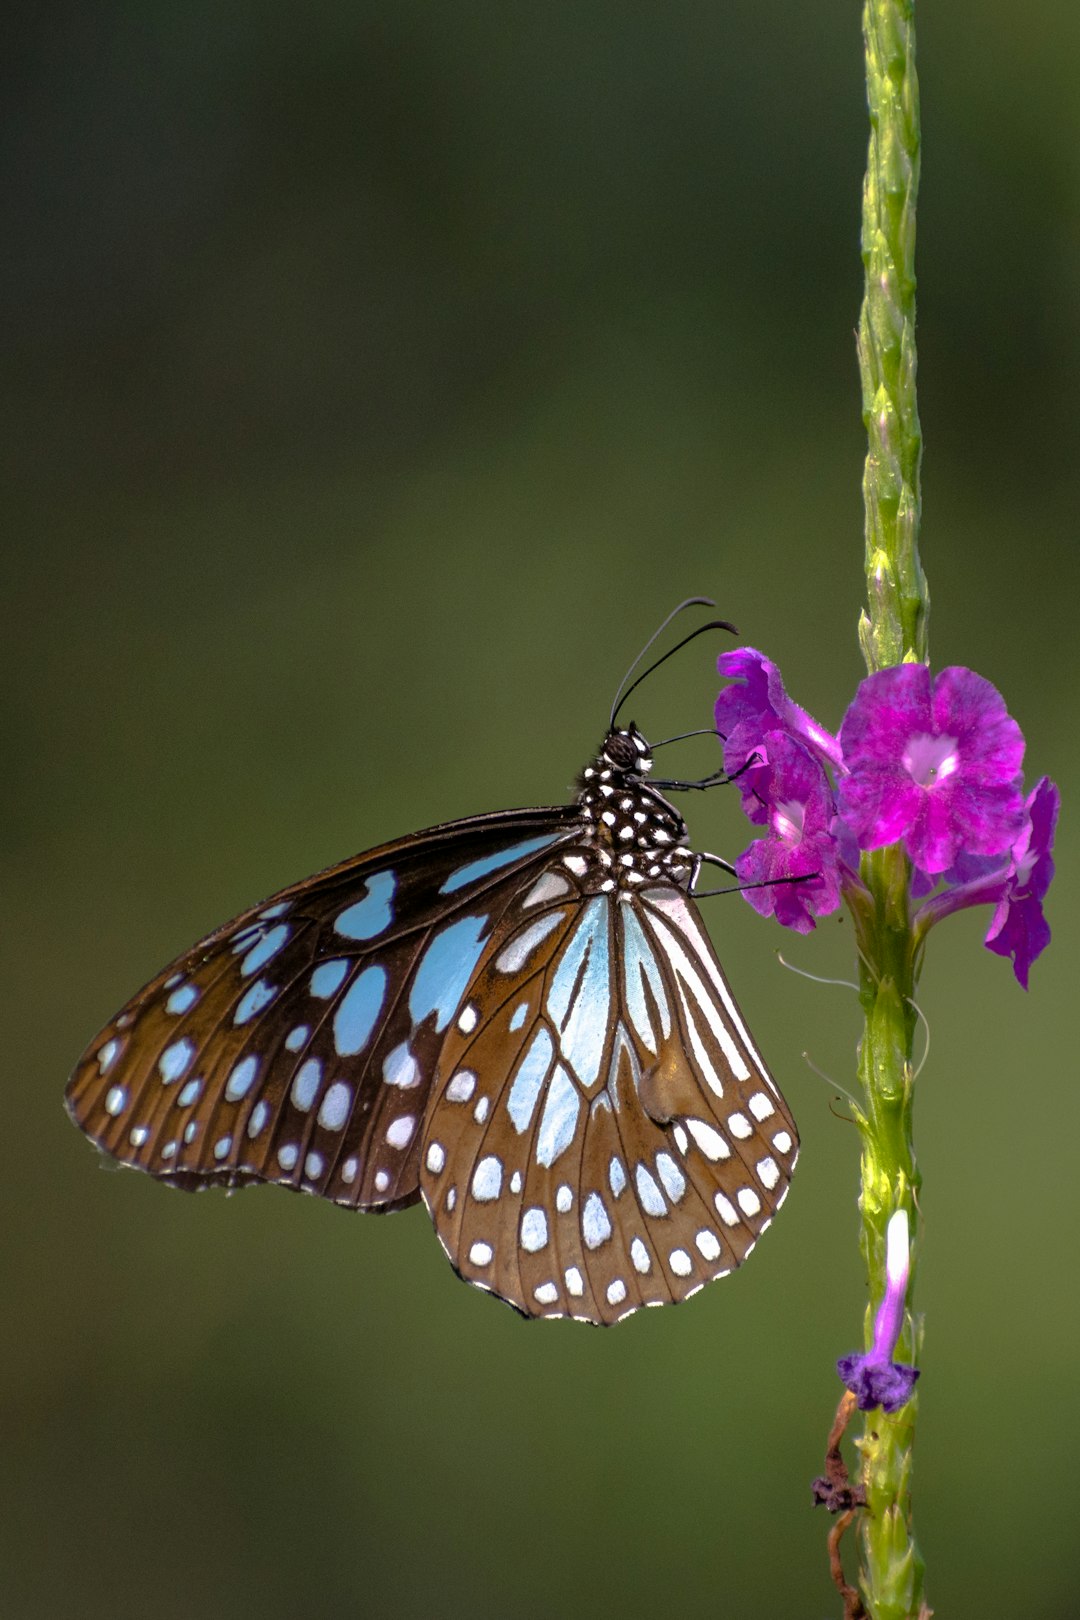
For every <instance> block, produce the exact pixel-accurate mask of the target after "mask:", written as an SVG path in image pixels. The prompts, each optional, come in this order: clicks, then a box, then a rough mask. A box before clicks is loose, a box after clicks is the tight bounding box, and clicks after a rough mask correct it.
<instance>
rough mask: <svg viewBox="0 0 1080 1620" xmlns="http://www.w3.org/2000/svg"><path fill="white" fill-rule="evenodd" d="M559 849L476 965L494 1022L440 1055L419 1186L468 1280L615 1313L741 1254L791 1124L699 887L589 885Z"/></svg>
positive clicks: (603, 1318)
mask: <svg viewBox="0 0 1080 1620" xmlns="http://www.w3.org/2000/svg"><path fill="white" fill-rule="evenodd" d="M561 855H562V859H561V863H555V864H553V866H552V867H551V868H549V869H546V870H545V872H544V873H543V874H542V875H541V877H540V878H539V879H538V880H537V881H536V882H535V883H534V884H533V886H532V888H531V890H530V891H529V894H528V895H526V896H525V897H524V901H523V903H521V904H520V905H515V906H513V907H511V908H509V910H508V912H507V913H506V916H505V918H504V925H503V930H502V931H501V934H500V938H499V939H498V940H497V941H494V940H493V942H492V946H491V949H490V950H489V951H488V952H487V953H486V954H485V957H484V959H483V961H482V962H481V964H480V966H479V968H478V972H477V976H476V978H475V979H474V981H473V984H472V986H471V988H470V995H469V1000H470V1002H475V1003H476V1004H477V1005H478V1006H479V1007H482V1008H484V1009H485V1018H484V1020H483V1021H482V1022H480V1023H479V1024H478V1025H476V1026H475V1027H473V1026H471V1025H470V1027H468V1028H465V1029H462V1028H460V1027H455V1028H452V1029H451V1030H450V1032H449V1034H448V1037H447V1040H446V1042H445V1044H444V1046H443V1048H442V1050H441V1052H440V1054H439V1059H438V1064H437V1071H436V1076H435V1082H434V1086H433V1091H432V1098H431V1103H430V1107H429V1111H428V1115H427V1122H426V1127H425V1137H424V1143H423V1148H422V1163H421V1170H420V1175H421V1188H422V1191H423V1194H424V1198H425V1201H426V1202H427V1204H428V1207H429V1209H430V1211H431V1214H432V1217H433V1219H434V1221H435V1225H436V1229H437V1230H438V1233H439V1236H440V1239H441V1241H442V1243H443V1246H444V1248H445V1249H446V1250H447V1253H448V1254H449V1256H450V1258H451V1260H452V1261H453V1263H454V1265H455V1266H456V1267H457V1269H458V1270H459V1271H460V1273H461V1274H462V1276H464V1277H465V1278H466V1279H467V1280H468V1281H470V1282H473V1283H475V1284H476V1285H477V1286H479V1287H481V1288H485V1289H489V1290H490V1291H492V1292H494V1293H497V1294H499V1295H500V1296H501V1297H503V1298H504V1299H507V1300H509V1301H510V1302H511V1303H512V1304H514V1305H515V1306H516V1307H517V1308H518V1309H519V1310H521V1311H523V1312H525V1313H526V1314H528V1315H534V1316H535V1315H551V1316H563V1315H569V1316H576V1317H579V1318H582V1319H584V1320H588V1321H595V1322H611V1321H616V1320H619V1319H620V1318H621V1317H623V1316H625V1315H627V1314H629V1313H630V1312H631V1311H633V1310H635V1309H637V1308H639V1307H640V1306H642V1305H650V1304H663V1303H667V1302H669V1301H673V1300H679V1299H684V1298H687V1297H689V1296H690V1295H691V1294H693V1293H696V1292H697V1290H698V1288H700V1287H701V1286H702V1285H703V1284H704V1283H705V1282H706V1281H708V1280H710V1279H712V1278H714V1277H718V1276H722V1275H724V1274H725V1273H726V1272H728V1271H730V1270H732V1269H733V1268H734V1267H735V1266H737V1265H739V1264H740V1263H741V1262H742V1260H744V1259H745V1258H746V1256H747V1255H748V1254H749V1252H750V1250H751V1249H752V1248H753V1246H754V1243H755V1241H756V1239H757V1236H758V1235H759V1233H760V1232H761V1231H762V1230H764V1228H765V1226H766V1225H768V1223H769V1221H770V1220H771V1218H772V1215H773V1214H774V1213H775V1211H776V1209H777V1208H778V1207H779V1204H780V1203H781V1202H782V1200H783V1198H784V1196H785V1193H786V1190H787V1186H788V1182H789V1180H790V1176H791V1171H792V1168H793V1166H794V1160H795V1156H796V1154H797V1136H796V1133H795V1127H794V1123H793V1121H792V1120H791V1116H790V1114H789V1113H788V1111H787V1108H786V1106H785V1104H784V1102H783V1100H782V1098H781V1097H780V1095H779V1092H778V1091H777V1089H776V1086H775V1084H774V1082H773V1080H772V1078H771V1076H770V1075H769V1072H768V1070H767V1069H766V1067H765V1065H764V1063H763V1062H762V1060H761V1058H760V1057H759V1056H758V1054H757V1052H756V1050H755V1048H754V1046H753V1043H752V1042H751V1040H750V1037H749V1035H748V1033H747V1031H746V1028H745V1025H744V1024H743V1021H742V1018H741V1016H740V1014H739V1011H738V1008H737V1007H736V1005H735V1002H734V1000H733V999H732V997H731V994H730V991H729V990H728V988H727V985H726V981H725V980H724V978H723V975H722V972H721V970H720V967H719V964H718V962H717V961H716V958H715V955H714V953H713V951H712V947H711V944H710V943H709V940H708V936H707V935H706V934H705V932H704V930H703V928H702V926H701V923H700V920H699V919H698V917H697V914H696V908H695V907H694V905H693V903H692V901H690V900H689V898H688V897H687V896H686V895H685V894H684V893H683V892H682V891H681V890H679V889H677V888H674V887H671V886H667V885H657V886H655V887H654V888H652V889H644V890H642V891H639V892H637V893H627V892H626V891H624V892H623V894H622V895H621V896H619V897H615V896H612V895H609V894H606V893H601V894H594V895H592V896H588V895H586V894H585V893H583V892H581V891H580V889H579V887H578V885H577V883H576V881H575V879H574V877H573V875H572V874H571V873H570V872H569V871H568V869H567V868H568V865H569V864H572V863H574V862H575V861H576V860H577V856H576V854H575V853H574V852H573V851H572V850H571V851H570V852H569V853H567V851H565V850H564V851H562V852H561ZM508 923H509V924H512V926H511V927H509V928H508V927H507V924H508ZM465 1022H466V1024H470V1021H469V1019H468V1018H466V1019H465Z"/></svg>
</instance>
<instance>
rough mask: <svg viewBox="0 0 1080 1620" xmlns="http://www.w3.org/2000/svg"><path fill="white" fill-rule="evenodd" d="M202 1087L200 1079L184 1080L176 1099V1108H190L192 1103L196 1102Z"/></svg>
mask: <svg viewBox="0 0 1080 1620" xmlns="http://www.w3.org/2000/svg"><path fill="white" fill-rule="evenodd" d="M202 1088H203V1083H202V1081H201V1080H186V1081H185V1082H184V1086H183V1090H182V1091H181V1092H180V1095H179V1096H178V1097H177V1099H176V1106H177V1108H190V1107H191V1105H192V1103H196V1102H198V1100H199V1096H200V1094H201V1092H202Z"/></svg>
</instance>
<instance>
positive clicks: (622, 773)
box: [577, 724, 694, 892]
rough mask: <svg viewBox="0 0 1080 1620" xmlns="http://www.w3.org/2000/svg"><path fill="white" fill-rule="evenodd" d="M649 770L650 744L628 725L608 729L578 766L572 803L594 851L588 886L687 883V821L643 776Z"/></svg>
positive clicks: (689, 869) (610, 887)
mask: <svg viewBox="0 0 1080 1620" xmlns="http://www.w3.org/2000/svg"><path fill="white" fill-rule="evenodd" d="M651 769H652V754H651V751H650V749H649V745H648V743H647V742H646V740H645V738H644V737H643V736H642V735H641V733H640V732H639V731H638V729H637V727H636V726H634V725H632V724H631V725H630V726H629V727H626V728H620V729H618V730H614V731H611V732H609V733H608V735H607V737H606V738H605V739H604V742H603V744H602V746H601V747H600V749H599V750H598V752H597V754H596V757H595V759H594V760H593V761H592V763H591V764H589V765H587V766H586V767H585V769H584V770H583V771H582V773H581V776H580V777H579V779H578V797H577V803H578V806H579V808H580V811H581V818H582V823H583V829H584V842H585V844H586V846H588V847H590V848H591V849H592V850H593V852H594V854H595V865H594V867H593V868H592V870H590V871H589V872H587V873H586V874H585V878H584V882H585V886H586V888H587V889H594V890H596V891H599V892H610V891H611V890H613V889H625V890H632V889H635V888H639V887H640V886H641V885H642V884H647V883H650V882H652V883H656V882H665V881H666V882H669V883H674V884H676V885H678V887H680V888H686V887H688V885H689V882H690V878H691V874H692V872H693V866H694V857H693V854H692V852H691V850H690V848H689V846H688V843H687V839H688V836H689V835H688V833H687V829H686V823H685V822H684V820H683V818H682V816H681V815H680V814H679V812H678V811H677V810H676V808H675V806H674V805H673V804H670V803H669V802H668V800H667V799H665V798H664V796H663V794H662V793H660V792H658V790H657V789H656V788H654V787H653V786H652V785H651V784H650V783H649V782H647V781H646V774H647V772H648V771H650V770H651Z"/></svg>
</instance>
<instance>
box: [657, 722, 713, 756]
mask: <svg viewBox="0 0 1080 1620" xmlns="http://www.w3.org/2000/svg"><path fill="white" fill-rule="evenodd" d="M687 737H723V732H721V731H717V729H716V727H715V726H699V727H698V729H697V730H696V731H680V732H679V735H678V736H677V737H665V738H664V739H663V741H662V742H654V743H650V744H649V747H650V748H651V749H652V751H653V753H654V754H655V753H656V750H657V749H658V748H666V747H667V745H668V743H676V742H685V741H686V739H687Z"/></svg>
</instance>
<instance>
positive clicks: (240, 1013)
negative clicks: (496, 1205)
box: [67, 810, 568, 1208]
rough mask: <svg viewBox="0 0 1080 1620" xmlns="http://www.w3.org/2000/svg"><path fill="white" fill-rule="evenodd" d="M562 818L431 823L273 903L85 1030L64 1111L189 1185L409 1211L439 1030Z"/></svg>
mask: <svg viewBox="0 0 1080 1620" xmlns="http://www.w3.org/2000/svg"><path fill="white" fill-rule="evenodd" d="M566 820H567V812H566V811H563V810H551V811H532V812H511V813H509V814H507V815H504V816H492V817H479V818H475V819H474V820H472V821H468V822H461V823H456V824H451V825H450V826H448V827H442V828H435V829H433V830H432V831H431V832H430V833H428V834H420V835H417V836H416V837H414V838H410V839H406V840H402V841H401V842H400V843H398V844H391V845H387V846H384V847H383V848H381V849H378V850H374V851H371V852H370V853H369V854H366V855H363V856H359V857H357V858H356V859H355V860H352V861H347V862H344V863H343V864H342V865H341V866H338V867H334V868H331V869H330V870H329V871H328V872H325V873H323V874H322V875H321V876H320V877H317V878H314V879H311V880H308V882H306V883H303V884H298V885H295V886H294V887H292V888H290V889H286V890H283V891H282V892H281V894H279V895H277V896H274V897H273V898H272V899H271V900H269V901H265V902H263V903H262V904H261V905H260V906H258V907H255V908H253V909H252V910H251V911H248V912H246V913H244V914H243V915H242V916H240V917H238V918H236V919H234V921H233V922H231V923H228V924H226V925H225V926H224V927H223V928H220V929H218V930H216V931H215V933H213V934H211V935H210V936H208V937H207V938H206V939H205V940H203V941H201V942H200V943H199V944H198V945H196V946H194V947H193V948H192V949H191V950H190V951H189V952H187V953H186V954H185V956H183V957H181V958H180V959H179V960H178V961H176V962H175V963H173V964H172V965H171V966H170V967H168V968H166V969H165V970H163V972H162V973H160V974H159V975H158V976H157V978H156V979H154V980H153V981H151V983H150V984H148V985H147V986H146V987H145V989H144V990H142V991H141V992H140V993H139V994H138V995H137V996H135V997H134V998H133V999H132V1001H130V1002H129V1003H128V1004H127V1006H126V1007H125V1008H124V1009H123V1010H122V1011H121V1012H120V1013H119V1014H118V1016H117V1017H116V1018H115V1019H113V1020H112V1022H111V1023H110V1024H109V1025H107V1026H106V1028H105V1029H104V1030H102V1032H101V1034H100V1035H99V1036H98V1037H97V1039H96V1040H95V1041H94V1042H93V1043H92V1044H91V1046H90V1047H89V1048H88V1049H87V1051H86V1052H85V1053H84V1055H83V1058H82V1059H81V1060H80V1063H79V1065H78V1066H77V1068H76V1070H75V1073H74V1075H73V1077H72V1080H71V1082H70V1084H69V1087H68V1096H67V1101H68V1108H69V1111H70V1113H71V1115H72V1117H73V1118H74V1119H75V1121H76V1123H77V1124H79V1125H80V1126H81V1127H82V1128H83V1129H84V1130H85V1131H86V1132H87V1134H88V1135H89V1136H91V1137H92V1138H93V1140H94V1141H95V1142H97V1144H98V1145H99V1146H100V1147H102V1148H103V1149H104V1150H105V1151H107V1152H108V1153H110V1154H111V1155H112V1156H113V1157H115V1158H117V1159H119V1160H120V1161H121V1162H122V1163H124V1164H129V1165H135V1166H138V1167H139V1168H141V1169H144V1170H147V1171H149V1172H150V1173H151V1174H153V1175H156V1176H158V1177H160V1178H161V1179H163V1180H166V1181H169V1182H171V1183H173V1184H174V1185H177V1186H181V1187H184V1188H188V1189H194V1188H198V1187H201V1186H206V1185H211V1184H214V1183H218V1184H221V1183H224V1184H227V1185H228V1184H236V1183H240V1182H245V1181H276V1182H280V1183H283V1184H285V1185H288V1186H292V1187H297V1188H302V1189H304V1190H307V1191H310V1192H315V1193H321V1194H323V1195H324V1196H326V1197H329V1198H332V1199H334V1200H335V1201H337V1202H339V1203H345V1204H350V1205H354V1206H356V1207H359V1208H372V1207H381V1208H394V1207H399V1206H401V1205H403V1204H408V1203H413V1202H415V1201H416V1198H417V1196H418V1191H417V1184H418V1174H417V1169H418V1143H419V1132H418V1123H419V1119H420V1117H421V1115H422V1113H423V1111H424V1107H425V1103H426V1099H427V1092H428V1089H429V1087H430V1083H431V1079H432V1075H433V1073H434V1069H435V1062H436V1058H437V1055H438V1052H439V1049H440V1047H441V1045H442V1042H443V1040H444V1038H445V1033H446V1028H447V1026H448V1024H449V1022H450V1019H451V1017H452V1016H453V1015H454V1014H455V1013H456V1010H457V1006H458V1003H459V1002H460V1000H461V997H462V995H463V994H464V991H465V989H466V986H467V983H468V979H469V977H470V976H471V972H472V969H473V967H475V964H476V962H477V961H478V960H479V958H480V956H481V955H482V954H483V951H484V947H485V942H486V940H487V938H488V937H489V936H490V934H491V932H492V930H493V929H495V928H496V926H497V924H498V922H499V919H500V917H501V915H502V912H503V910H504V909H505V908H506V906H507V904H508V903H509V902H510V900H511V899H512V898H513V896H514V894H515V893H516V892H517V890H518V888H519V887H520V874H521V873H522V872H525V873H528V872H529V871H530V870H532V869H533V868H535V867H537V866H539V865H540V864H542V863H543V861H544V860H545V859H546V858H547V856H548V853H549V851H550V850H551V849H552V848H553V847H554V846H556V845H557V844H558V843H559V842H560V841H562V840H564V839H565V838H566V837H567V836H568V833H567V831H566V827H565V823H566Z"/></svg>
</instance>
